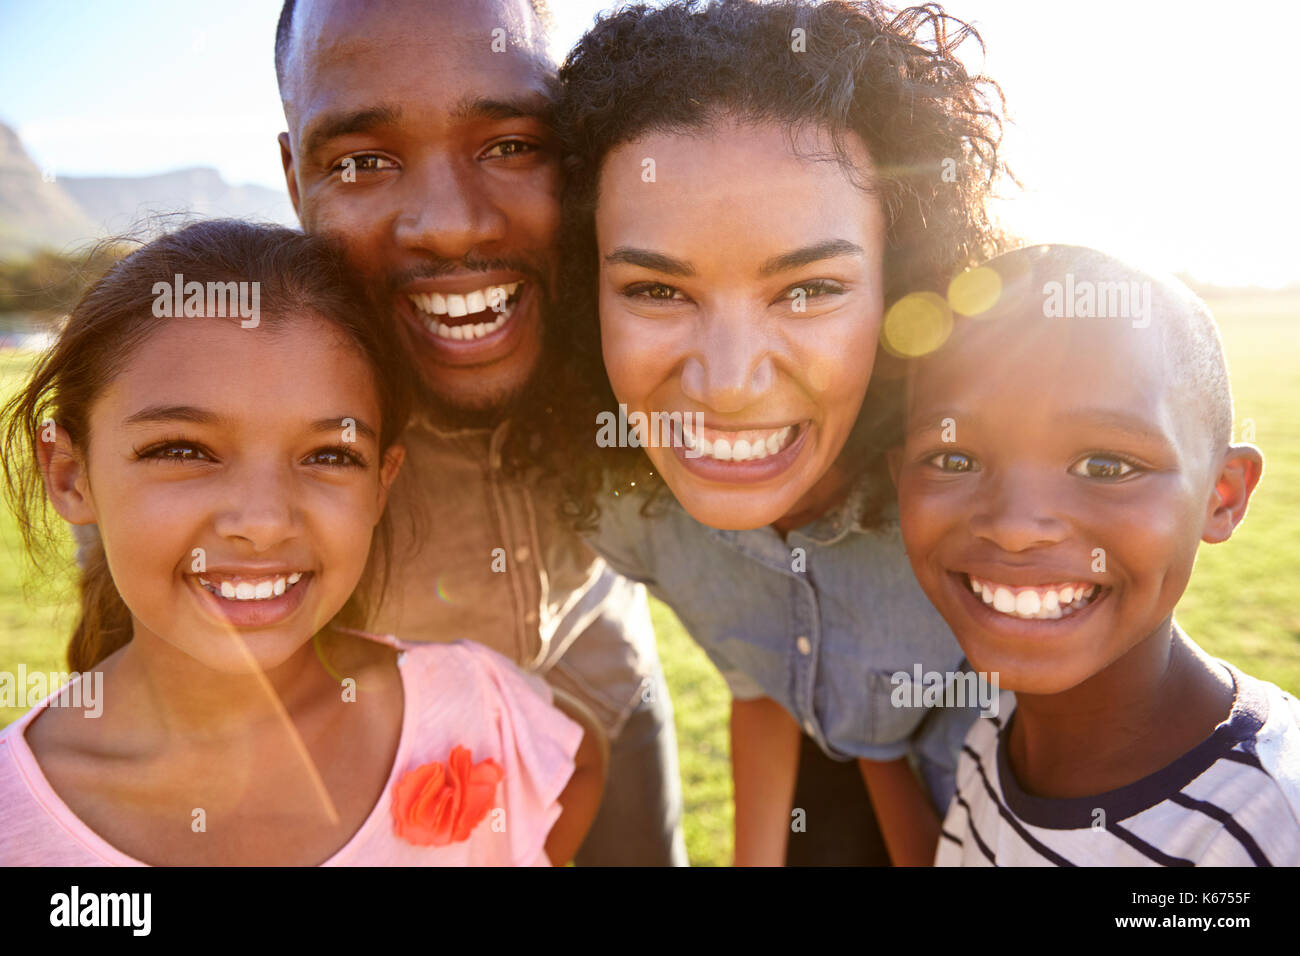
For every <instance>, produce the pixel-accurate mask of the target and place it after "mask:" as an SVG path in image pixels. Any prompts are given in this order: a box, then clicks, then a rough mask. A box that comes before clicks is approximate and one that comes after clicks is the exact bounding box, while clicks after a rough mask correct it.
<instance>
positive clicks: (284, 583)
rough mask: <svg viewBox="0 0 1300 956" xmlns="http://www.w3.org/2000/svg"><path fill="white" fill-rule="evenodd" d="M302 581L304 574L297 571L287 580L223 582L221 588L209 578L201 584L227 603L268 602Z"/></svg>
mask: <svg viewBox="0 0 1300 956" xmlns="http://www.w3.org/2000/svg"><path fill="white" fill-rule="evenodd" d="M301 580H302V572H301V571H295V572H294V573H293V574H290V575H289V576H288V577H287V578H285V577H284V576H276V577H274V578H264V579H262V580H261V581H257V582H253V581H222V582H221V584H220V586H218V585H215V584H213V583H212V582H211V581H209V580H208V579H207V578H204V577H200V578H199V584H200V585H202V586H203V587H204V588H206V589H207V590H209V591H211V592H213V593H214V594H216V593H219V594H220V595H221V596H222V597H223V598H225V599H226V600H227V601H267V600H270V599H271V598H273V597H279V596H280V595H281V594H283V593H284V592H285V591H287V590H289V588H291V587H293V586H294V585H295V584H297V583H298V582H299V581H301Z"/></svg>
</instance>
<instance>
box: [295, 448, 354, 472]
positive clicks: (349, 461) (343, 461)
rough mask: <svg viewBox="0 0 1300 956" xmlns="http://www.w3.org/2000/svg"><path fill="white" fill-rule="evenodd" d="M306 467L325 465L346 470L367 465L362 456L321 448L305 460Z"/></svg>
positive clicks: (339, 449)
mask: <svg viewBox="0 0 1300 956" xmlns="http://www.w3.org/2000/svg"><path fill="white" fill-rule="evenodd" d="M302 461H303V464H304V465H325V466H327V467H331V468H345V467H348V466H352V465H359V466H363V467H364V465H365V462H363V461H362V460H361V458H360V456H358V455H356V454H354V453H353V452H350V451H347V450H346V449H343V448H321V449H319V450H317V451H314V452H312V453H311V454H310V455H308V456H307V457H306V458H304V459H303V460H302Z"/></svg>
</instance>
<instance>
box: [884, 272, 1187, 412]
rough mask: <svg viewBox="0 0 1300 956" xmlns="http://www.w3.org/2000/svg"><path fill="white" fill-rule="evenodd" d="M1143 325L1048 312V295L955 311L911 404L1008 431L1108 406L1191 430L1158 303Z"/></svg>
mask: <svg viewBox="0 0 1300 956" xmlns="http://www.w3.org/2000/svg"><path fill="white" fill-rule="evenodd" d="M1152 310H1153V314H1152V317H1151V322H1150V324H1149V325H1148V326H1147V327H1145V328H1137V327H1134V325H1133V322H1132V321H1131V320H1130V319H1126V318H1065V317H1047V316H1044V315H1043V303H1042V300H1041V298H1037V299H1035V298H1033V297H1031V296H1026V297H1022V298H1018V299H1017V301H1016V302H1014V303H1009V304H1007V305H1005V306H1003V305H1000V306H998V307H997V308H995V309H994V310H992V311H991V312H990V313H989V315H988V316H987V317H981V316H977V317H974V318H958V319H957V321H956V324H955V326H954V328H953V332H952V335H951V336H950V338H949V339H948V341H947V342H946V343H945V344H944V345H943V347H942V348H940V349H939V350H938V352H936V353H934V354H933V355H930V356H926V357H924V358H921V359H918V360H916V361H915V363H914V366H913V369H912V376H911V383H910V388H909V401H908V406H909V409H910V414H911V415H912V416H914V417H915V418H916V419H918V420H919V419H921V418H925V419H927V420H928V419H929V418H930V416H934V415H945V414H954V415H961V414H967V415H972V416H976V415H977V416H980V417H982V418H985V419H989V418H992V419H993V422H992V423H993V424H1001V425H1004V426H1005V427H1007V428H1009V429H1015V428H1016V427H1017V426H1023V425H1027V424H1029V423H1033V422H1037V423H1040V424H1042V425H1043V426H1045V427H1049V428H1058V429H1064V428H1065V427H1066V426H1068V424H1069V421H1070V419H1069V414H1070V412H1072V411H1075V410H1080V409H1103V410H1108V411H1112V412H1115V413H1116V414H1120V415H1124V416H1129V417H1136V418H1139V419H1142V420H1145V421H1146V422H1148V423H1150V424H1152V425H1154V426H1156V427H1158V428H1160V429H1162V430H1164V431H1165V432H1166V434H1169V435H1179V436H1180V437H1190V436H1188V435H1187V432H1188V425H1187V423H1186V421H1185V420H1186V419H1187V418H1188V416H1186V415H1183V414H1181V413H1180V412H1179V406H1180V405H1183V404H1186V403H1183V402H1179V401H1178V400H1177V391H1176V386H1177V379H1176V370H1175V369H1172V368H1171V367H1170V362H1169V353H1168V350H1167V348H1166V346H1165V342H1164V337H1163V335H1162V334H1161V331H1160V330H1161V327H1162V320H1164V319H1167V316H1165V315H1163V314H1162V309H1161V306H1160V303H1159V302H1158V300H1157V301H1156V302H1153V304H1152Z"/></svg>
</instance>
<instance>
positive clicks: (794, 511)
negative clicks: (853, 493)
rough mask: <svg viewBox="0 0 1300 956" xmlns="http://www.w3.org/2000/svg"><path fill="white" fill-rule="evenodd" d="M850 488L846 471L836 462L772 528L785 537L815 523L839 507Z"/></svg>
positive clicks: (850, 483)
mask: <svg viewBox="0 0 1300 956" xmlns="http://www.w3.org/2000/svg"><path fill="white" fill-rule="evenodd" d="M852 487H853V479H852V477H851V476H850V475H849V472H848V469H846V468H845V467H844V466H843V465H842V464H841V463H840V462H838V461H837V462H835V463H834V464H833V465H831V466H830V468H828V469H827V470H826V474H824V475H822V476H821V478H819V479H817V483H816V484H814V485H813V486H812V487H811V488H809V489H808V491H807V493H806V494H804V496H803V497H802V498H800V499H799V500H798V501H796V502H795V504H794V507H793V508H791V509H790V510H789V511H787V512H786V513H785V514H783V515H782V516H781V517H779V518H777V519H776V520H775V521H773V522H772V527H773V528H775V529H776V530H777V531H779V532H780V533H781V534H782V535H785V534H786V533H787V532H789V531H792V530H793V529H795V528H801V527H803V526H804V525H806V524H808V523H809V522H812V521H816V520H817V519H818V518H820V517H822V515H825V514H827V513H828V512H830V511H831V510H832V509H833V508H835V507H837V506H838V505H840V504H841V503H842V502H843V501H844V499H845V498H847V497H848V496H849V491H850V490H851V489H852Z"/></svg>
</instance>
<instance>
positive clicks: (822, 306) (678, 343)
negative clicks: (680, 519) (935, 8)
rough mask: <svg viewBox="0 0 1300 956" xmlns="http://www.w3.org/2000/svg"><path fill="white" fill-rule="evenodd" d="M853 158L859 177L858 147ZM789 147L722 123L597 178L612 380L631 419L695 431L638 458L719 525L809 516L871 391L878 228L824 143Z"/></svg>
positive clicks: (655, 146)
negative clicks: (658, 418)
mask: <svg viewBox="0 0 1300 956" xmlns="http://www.w3.org/2000/svg"><path fill="white" fill-rule="evenodd" d="M848 145H849V148H850V158H851V159H852V160H853V162H854V163H855V165H856V166H857V168H858V170H859V171H860V174H861V179H862V180H863V181H868V182H869V181H870V179H871V178H872V176H873V167H872V165H871V160H870V157H869V156H868V155H867V151H866V147H865V146H864V145H863V144H862V143H861V141H859V140H857V139H856V138H855V137H850V143H849V144H848ZM795 147H796V149H797V150H798V152H799V154H800V155H796V152H795V150H794V149H792V148H791V143H790V140H789V137H788V134H787V132H786V130H785V128H784V127H781V126H776V125H746V124H737V123H731V122H727V123H723V124H721V125H719V126H717V127H715V128H712V129H710V130H708V131H705V132H700V133H690V134H684V133H654V134H648V135H646V136H644V137H642V138H641V139H638V140H636V141H634V142H631V143H628V144H626V145H624V146H621V147H619V148H618V149H615V150H614V151H612V152H611V153H610V154H609V156H608V157H607V158H606V160H605V163H604V166H603V167H602V171H601V177H600V189H599V195H598V200H597V209H596V237H597V245H598V248H599V255H600V326H601V342H602V348H603V352H604V359H605V367H606V369H607V371H608V373H609V378H610V382H611V384H612V385H613V389H614V393H615V395H616V396H617V397H618V400H619V402H620V403H622V404H625V405H626V406H627V412H628V415H629V416H631V415H633V414H634V413H636V412H640V413H642V414H644V415H646V416H647V419H648V420H652V419H650V416H651V415H653V414H654V413H684V415H683V417H684V418H685V420H686V421H687V422H688V423H690V424H695V425H697V426H701V427H696V428H694V429H691V428H689V427H688V428H687V434H686V435H685V436H684V440H683V441H680V442H674V443H672V444H673V446H672V447H664V446H663V445H660V446H658V447H650V448H647V453H648V454H649V456H650V460H651V461H652V462H653V464H654V466H655V468H656V470H657V471H658V472H659V473H660V474H661V475H663V477H664V480H665V481H666V482H667V483H668V485H669V487H670V488H671V489H672V491H673V494H674V495H676V497H677V500H678V501H680V502H681V504H682V505H683V507H685V508H686V510H687V511H688V512H690V514H691V515H693V516H694V517H695V518H696V519H697V520H699V521H701V522H703V523H705V524H708V525H712V526H713V527H718V528H755V527H759V526H762V525H765V524H771V523H773V522H775V521H777V520H779V519H780V518H781V517H782V516H784V515H787V514H792V513H795V512H803V511H805V510H806V509H807V508H808V507H810V506H812V503H813V502H814V501H815V499H816V498H817V494H818V492H817V491H816V490H815V487H816V486H817V484H818V482H819V480H821V479H822V478H823V477H825V476H826V475H827V473H828V471H829V469H830V467H831V465H832V464H833V463H834V461H835V459H836V457H837V456H838V455H839V453H840V451H841V450H842V449H843V447H844V443H845V441H846V440H847V438H848V436H849V432H850V431H851V430H852V428H853V424H854V422H855V421H856V419H857V416H858V412H859V410H860V408H861V406H862V399H863V396H864V394H865V393H866V389H867V383H868V382H869V380H870V378H871V367H872V362H873V359H874V356H875V348H876V338H877V335H878V333H879V329H880V322H881V313H882V309H883V296H882V287H883V281H882V269H881V263H882V257H883V252H884V244H885V240H884V236H885V227H884V217H883V214H882V212H881V209H880V206H879V203H878V201H877V199H876V196H875V195H874V193H872V192H869V191H867V190H864V189H863V188H862V187H861V186H860V185H859V184H855V183H854V182H851V181H850V179H849V178H848V176H847V175H846V173H845V170H844V169H843V167H842V166H841V165H840V164H839V163H838V162H836V161H835V159H834V153H833V151H832V144H831V140H830V137H829V135H828V134H827V133H826V132H825V131H816V130H813V131H808V132H805V133H803V134H801V135H800V136H799V138H798V139H797V140H796V143H795ZM610 411H611V412H613V411H616V410H614V409H610ZM633 421H635V419H633ZM657 431H658V429H656V432H657ZM692 432H693V434H692ZM651 438H652V441H653V440H654V436H653V435H652V436H651Z"/></svg>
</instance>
